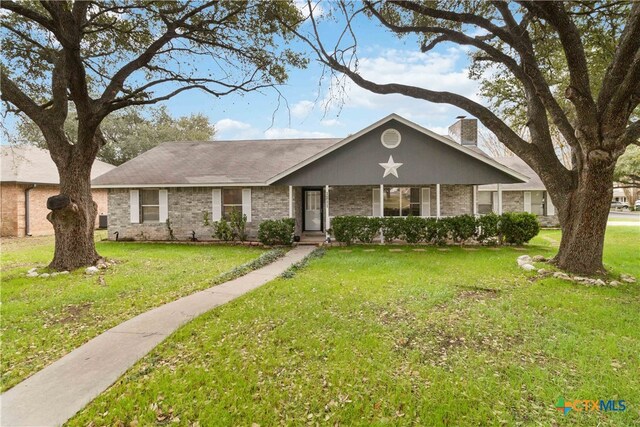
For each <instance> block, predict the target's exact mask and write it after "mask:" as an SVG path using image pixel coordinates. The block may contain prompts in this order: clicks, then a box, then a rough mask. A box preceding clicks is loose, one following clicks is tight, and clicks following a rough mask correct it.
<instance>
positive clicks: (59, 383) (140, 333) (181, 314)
mask: <svg viewBox="0 0 640 427" xmlns="http://www.w3.org/2000/svg"><path fill="white" fill-rule="evenodd" d="M314 249H315V247H314V246H298V247H297V248H294V249H292V250H291V251H289V252H288V253H287V254H286V255H285V256H284V257H283V258H280V259H279V260H277V261H275V262H273V263H272V264H269V265H267V266H265V267H263V268H260V269H258V270H255V271H252V272H250V273H248V274H246V275H245V276H242V277H239V278H237V279H235V280H231V281H229V282H226V283H223V284H221V285H218V286H214V287H212V288H209V289H206V290H204V291H200V292H197V293H195V294H192V295H189V296H187V297H184V298H180V299H179V300H177V301H174V302H171V303H168V304H165V305H162V306H160V307H157V308H155V309H153V310H151V311H148V312H146V313H143V314H141V315H139V316H136V317H134V318H133V319H130V320H127V321H126V322H124V323H121V324H120V325H118V326H116V327H114V328H112V329H109V330H108V331H107V332H104V333H103V334H101V335H98V336H97V337H95V338H94V339H92V340H91V341H89V342H88V343H86V344H84V345H83V346H81V347H79V348H77V349H75V350H74V351H72V352H71V353H69V354H67V355H66V356H64V357H63V358H62V359H60V360H58V361H56V362H54V363H52V364H51V365H49V366H47V367H46V368H44V369H43V370H41V371H40V372H37V373H36V374H34V375H33V376H31V377H29V378H27V379H26V380H24V381H23V382H21V383H20V384H18V385H16V386H15V387H13V388H12V389H10V390H9V391H7V392H6V393H4V394H3V395H2V396H0V399H2V402H1V408H2V412H0V423H1V425H3V426H51V425H60V424H62V423H64V422H65V421H67V420H68V419H69V418H71V417H72V416H73V415H75V414H76V412H78V411H79V410H81V409H82V408H84V406H85V405H87V404H88V403H89V402H91V401H92V400H93V399H94V398H96V397H97V396H98V395H99V394H100V393H102V392H103V391H105V390H106V389H107V388H108V387H109V386H110V385H111V384H113V383H114V382H115V381H116V380H117V379H118V378H120V376H121V375H122V374H124V373H125V371H126V370H127V369H129V368H130V367H131V366H133V364H134V363H136V362H137V361H138V360H140V359H141V358H142V357H143V356H144V355H146V354H147V353H148V352H149V351H151V350H152V349H153V348H154V347H155V346H157V345H158V344H159V343H160V342H162V341H163V340H164V339H165V338H166V337H167V336H168V335H169V334H171V333H172V332H174V331H175V330H176V329H178V328H179V327H180V326H182V325H183V324H185V323H187V322H189V321H190V320H192V319H194V318H195V317H197V316H199V315H200V314H202V313H204V312H206V311H209V310H211V309H212V308H215V307H217V306H219V305H222V304H224V303H227V302H229V301H231V300H233V299H235V298H237V297H239V296H240V295H243V294H245V293H247V292H249V291H251V290H253V289H256V288H258V287H260V286H262V285H264V284H265V283H267V282H269V281H271V280H273V279H275V278H276V277H278V276H279V275H280V274H282V273H283V272H284V271H285V270H286V269H287V268H289V267H290V266H291V265H292V264H294V263H296V262H298V261H300V260H302V259H303V258H304V257H305V256H307V255H309V254H310V253H311V252H312V251H313V250H314Z"/></svg>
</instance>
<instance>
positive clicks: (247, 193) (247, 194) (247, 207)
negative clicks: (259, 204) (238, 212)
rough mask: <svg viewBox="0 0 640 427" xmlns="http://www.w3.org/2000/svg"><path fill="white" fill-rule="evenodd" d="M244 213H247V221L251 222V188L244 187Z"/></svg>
mask: <svg viewBox="0 0 640 427" xmlns="http://www.w3.org/2000/svg"><path fill="white" fill-rule="evenodd" d="M242 214H243V215H246V217H247V222H251V189H250V188H243V189H242Z"/></svg>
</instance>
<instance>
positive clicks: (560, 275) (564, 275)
mask: <svg viewBox="0 0 640 427" xmlns="http://www.w3.org/2000/svg"><path fill="white" fill-rule="evenodd" d="M553 277H555V278H556V279H562V280H571V277H570V276H569V275H568V274H567V273H563V272H561V271H556V272H555V273H553Z"/></svg>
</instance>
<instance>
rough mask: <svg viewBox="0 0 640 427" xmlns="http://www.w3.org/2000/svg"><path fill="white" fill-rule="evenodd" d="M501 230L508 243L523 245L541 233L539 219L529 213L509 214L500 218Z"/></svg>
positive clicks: (504, 214)
mask: <svg viewBox="0 0 640 427" xmlns="http://www.w3.org/2000/svg"><path fill="white" fill-rule="evenodd" d="M499 230H500V234H501V235H502V238H503V239H504V240H505V242H507V243H511V244H514V245H522V244H523V243H527V242H528V241H529V240H531V239H533V238H534V237H536V236H537V235H538V233H539V232H540V224H539V223H538V218H536V216H535V215H534V214H530V213H527V212H507V213H503V214H502V215H501V216H500V223H499Z"/></svg>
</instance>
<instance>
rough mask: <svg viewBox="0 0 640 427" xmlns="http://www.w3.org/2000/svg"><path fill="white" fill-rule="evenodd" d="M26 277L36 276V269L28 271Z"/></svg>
mask: <svg viewBox="0 0 640 427" xmlns="http://www.w3.org/2000/svg"><path fill="white" fill-rule="evenodd" d="M27 277H38V272H37V271H29V272H28V273H27Z"/></svg>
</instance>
